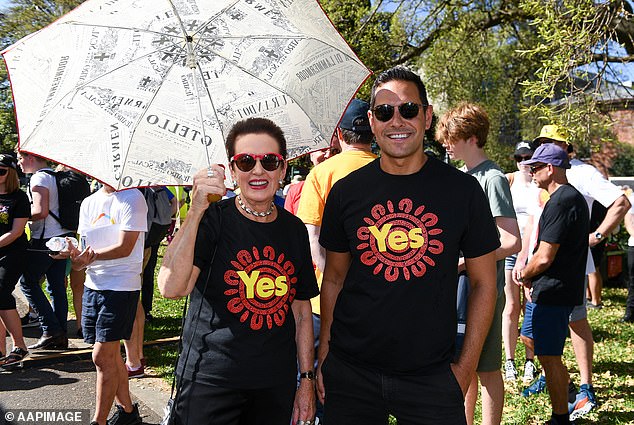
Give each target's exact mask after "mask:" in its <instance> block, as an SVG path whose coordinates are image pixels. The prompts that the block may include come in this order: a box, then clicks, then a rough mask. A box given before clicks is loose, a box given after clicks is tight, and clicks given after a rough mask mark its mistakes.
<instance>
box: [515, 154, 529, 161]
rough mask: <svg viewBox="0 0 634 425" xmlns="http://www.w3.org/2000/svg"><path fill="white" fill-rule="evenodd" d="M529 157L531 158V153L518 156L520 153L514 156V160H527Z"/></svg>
mask: <svg viewBox="0 0 634 425" xmlns="http://www.w3.org/2000/svg"><path fill="white" fill-rule="evenodd" d="M531 158H532V156H531V155H527V156H520V155H517V156H515V161H516V162H522V161H528V160H529V159H531Z"/></svg>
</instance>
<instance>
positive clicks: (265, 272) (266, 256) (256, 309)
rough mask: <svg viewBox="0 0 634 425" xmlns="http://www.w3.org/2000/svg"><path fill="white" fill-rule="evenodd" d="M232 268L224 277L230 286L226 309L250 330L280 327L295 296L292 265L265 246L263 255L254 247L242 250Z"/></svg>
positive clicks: (295, 281) (226, 292) (295, 280)
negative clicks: (246, 324) (237, 316)
mask: <svg viewBox="0 0 634 425" xmlns="http://www.w3.org/2000/svg"><path fill="white" fill-rule="evenodd" d="M231 265H232V266H233V267H234V269H232V270H227V271H226V272H225V276H224V278H225V283H226V284H227V285H228V286H229V287H228V288H227V289H226V290H225V291H224V294H225V295H227V296H228V297H231V298H230V299H229V301H228V302H227V309H228V310H229V311H230V312H232V313H234V314H236V315H239V316H240V321H241V322H243V323H244V322H247V321H248V322H249V326H250V327H251V329H253V330H260V329H262V328H263V327H264V326H266V328H268V329H272V328H273V326H282V325H283V324H284V322H285V321H286V317H287V315H288V312H289V311H288V310H289V307H290V305H291V303H292V302H293V299H294V298H295V293H296V288H295V285H296V283H297V277H295V276H293V275H294V274H295V266H294V265H293V263H292V262H291V261H289V260H286V259H285V256H284V254H283V253H281V254H279V255H277V254H276V253H275V249H274V248H273V247H271V246H266V247H264V249H262V253H260V250H259V249H258V248H257V247H253V248H251V251H249V250H241V251H240V252H238V254H237V255H236V259H235V260H232V261H231Z"/></svg>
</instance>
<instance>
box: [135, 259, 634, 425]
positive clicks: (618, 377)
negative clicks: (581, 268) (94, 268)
mask: <svg viewBox="0 0 634 425" xmlns="http://www.w3.org/2000/svg"><path fill="white" fill-rule="evenodd" d="M159 264H160V258H159ZM625 298H626V290H625V289H623V288H605V289H604V292H603V303H604V308H603V309H602V310H590V311H589V314H588V317H589V320H590V324H591V326H592V328H593V334H594V339H595V356H594V386H595V391H596V393H597V397H598V400H599V407H598V408H597V409H596V410H595V411H593V412H591V413H590V414H588V415H587V416H586V418H583V419H580V420H578V421H577V424H578V425H579V424H581V425H583V424H601V425H609V424H634V324H631V323H621V322H620V321H619V319H620V318H621V317H622V315H623V310H624V308H623V306H624V305H625ZM183 302H184V300H176V301H175V300H167V299H165V298H163V297H161V295H160V294H159V293H158V290H156V291H155V298H154V307H153V311H152V314H153V316H154V320H153V321H152V322H151V323H149V324H148V325H147V326H146V341H152V340H156V339H160V338H168V337H174V336H178V334H179V331H180V325H181V317H182V308H183ZM145 356H146V358H147V359H148V364H149V365H151V367H152V371H153V372H154V375H156V376H161V377H163V378H164V379H165V380H166V381H168V382H170V383H171V380H172V376H173V364H174V360H175V359H176V343H169V344H161V345H156V346H150V347H147V348H146V349H145ZM564 358H565V362H566V364H567V365H568V367H569V370H570V373H571V376H572V378H573V380H574V381H575V382H576V383H577V385H578V384H579V371H578V369H577V366H576V363H575V360H574V354H573V352H572V348H571V346H570V343H569V342H568V343H567V345H566V349H565V353H564ZM523 361H524V358H523V349H522V346H521V344H518V350H517V356H516V363H517V365H518V367H519V366H520V365H522V364H523ZM522 389H523V388H522V387H521V384H520V385H518V386H507V388H506V390H507V392H506V400H505V407H504V415H503V421H502V422H503V424H517V425H520V424H521V425H534V424H543V423H544V422H545V421H546V420H547V419H548V418H549V417H550V402H549V399H548V395H547V394H539V395H536V396H532V397H530V398H524V397H522V396H521V395H520V393H521V390H522ZM392 422H393V423H396V422H395V421H392ZM479 422H480V419H479V408H478V412H477V419H476V423H479Z"/></svg>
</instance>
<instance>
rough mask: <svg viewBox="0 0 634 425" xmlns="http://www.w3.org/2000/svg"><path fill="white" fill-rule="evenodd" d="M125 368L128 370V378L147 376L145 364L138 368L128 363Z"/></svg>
mask: <svg viewBox="0 0 634 425" xmlns="http://www.w3.org/2000/svg"><path fill="white" fill-rule="evenodd" d="M125 368H126V369H127V370H128V378H142V377H144V376H145V366H144V365H143V364H141V366H139V367H138V368H137V369H132V368H131V367H130V366H128V364H127V363H126V365H125Z"/></svg>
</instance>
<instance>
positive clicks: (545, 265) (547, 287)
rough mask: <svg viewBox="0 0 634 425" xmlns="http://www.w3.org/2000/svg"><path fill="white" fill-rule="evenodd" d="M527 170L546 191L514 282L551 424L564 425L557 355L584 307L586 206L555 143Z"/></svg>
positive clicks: (564, 378) (564, 387) (564, 375)
mask: <svg viewBox="0 0 634 425" xmlns="http://www.w3.org/2000/svg"><path fill="white" fill-rule="evenodd" d="M522 165H530V166H531V168H530V170H531V174H532V175H533V180H534V181H535V183H537V185H538V186H539V187H540V188H541V189H545V190H547V191H548V193H549V195H550V199H549V200H548V202H546V205H545V206H544V210H543V212H542V214H541V216H540V219H539V225H538V239H537V249H536V251H535V253H534V254H533V257H532V258H531V259H530V260H529V262H528V264H527V265H526V267H525V268H524V269H523V270H520V271H518V272H517V273H516V274H515V276H514V278H515V280H516V282H517V283H518V284H519V285H523V286H524V287H526V288H529V289H530V297H531V300H530V301H531V302H528V303H527V306H526V311H527V313H526V315H525V316H524V317H525V318H524V324H523V325H522V335H523V336H526V337H528V338H530V339H532V340H533V342H534V350H535V354H536V355H537V357H538V358H539V361H540V363H541V364H542V366H543V368H544V371H545V372H546V386H547V388H548V394H549V396H550V401H551V404H552V416H551V418H550V420H549V421H548V422H547V424H549V425H568V424H570V423H571V422H570V415H569V412H568V382H569V379H570V377H569V375H568V370H567V369H566V367H565V366H564V364H563V362H562V359H561V356H562V354H563V350H564V344H565V342H566V336H567V334H568V322H569V320H570V313H571V312H572V310H573V308H574V307H575V306H577V305H580V304H582V303H583V297H584V285H583V282H584V279H585V267H586V259H587V251H588V237H587V236H586V231H587V229H588V226H589V223H590V214H589V210H588V206H587V205H586V202H585V200H584V198H583V196H582V195H581V193H579V191H578V190H576V189H575V188H574V187H573V186H572V185H571V184H570V183H568V179H567V178H566V169H568V168H570V164H569V161H568V154H567V153H566V151H564V150H563V149H562V148H560V147H559V146H556V145H554V144H553V143H546V144H543V145H541V146H540V147H539V148H537V150H536V151H535V153H534V154H533V157H532V159H530V160H528V161H525V162H523V163H522Z"/></svg>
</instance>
